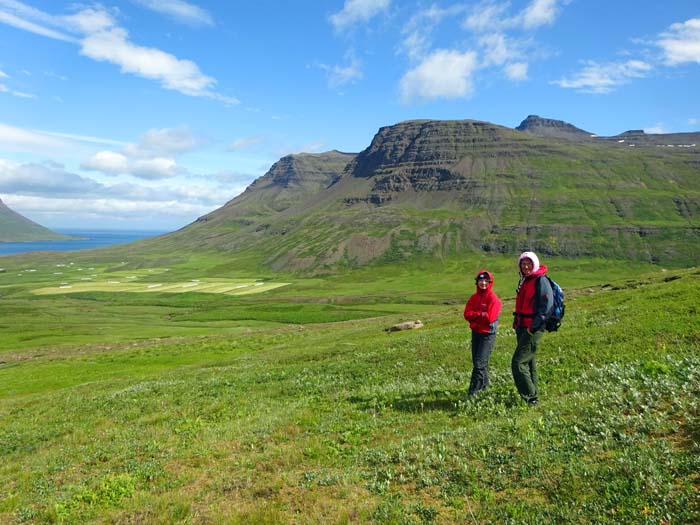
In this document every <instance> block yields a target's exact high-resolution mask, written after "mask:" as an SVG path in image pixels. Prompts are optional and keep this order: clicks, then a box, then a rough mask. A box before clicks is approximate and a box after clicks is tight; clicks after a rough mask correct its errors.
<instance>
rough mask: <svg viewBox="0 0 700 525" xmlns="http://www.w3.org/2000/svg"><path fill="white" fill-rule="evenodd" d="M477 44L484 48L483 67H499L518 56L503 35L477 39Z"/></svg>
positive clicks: (485, 36)
mask: <svg viewBox="0 0 700 525" xmlns="http://www.w3.org/2000/svg"><path fill="white" fill-rule="evenodd" d="M479 44H480V45H481V46H482V47H483V48H484V60H483V65H484V66H490V65H497V66H500V65H502V64H504V63H505V62H507V61H508V60H511V59H512V58H515V57H517V56H518V55H519V53H518V52H517V51H516V50H514V49H513V48H512V46H511V44H510V42H509V41H508V39H507V37H506V36H505V35H504V34H503V33H492V34H489V35H484V36H482V37H480V38H479Z"/></svg>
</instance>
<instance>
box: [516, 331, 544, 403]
mask: <svg viewBox="0 0 700 525" xmlns="http://www.w3.org/2000/svg"><path fill="white" fill-rule="evenodd" d="M515 335H516V337H517V340H518V346H517V347H516V348H515V353H514V354H513V360H512V361H511V368H512V370H513V379H514V380H515V386H516V387H517V389H518V393H519V394H520V397H522V398H523V399H524V400H525V401H527V402H528V403H537V395H538V392H537V362H536V360H535V354H536V352H537V343H539V342H540V339H542V336H543V335H544V331H542V330H540V331H539V332H535V333H534V334H532V335H530V334H529V333H528V331H527V328H525V327H524V326H517V327H516V328H515Z"/></svg>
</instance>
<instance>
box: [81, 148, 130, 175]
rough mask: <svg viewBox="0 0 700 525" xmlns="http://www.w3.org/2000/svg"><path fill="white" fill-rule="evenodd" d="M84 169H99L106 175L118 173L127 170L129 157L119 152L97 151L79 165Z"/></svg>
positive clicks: (126, 171)
mask: <svg viewBox="0 0 700 525" xmlns="http://www.w3.org/2000/svg"><path fill="white" fill-rule="evenodd" d="M80 167H81V168H83V169H86V170H93V171H101V172H102V173H105V174H108V175H120V174H122V173H128V172H129V159H127V158H126V157H125V156H124V155H122V154H121V153H115V152H113V151H98V152H97V153H95V154H94V155H93V156H92V157H90V158H89V159H88V160H86V161H85V162H83V163H82V164H81V165H80Z"/></svg>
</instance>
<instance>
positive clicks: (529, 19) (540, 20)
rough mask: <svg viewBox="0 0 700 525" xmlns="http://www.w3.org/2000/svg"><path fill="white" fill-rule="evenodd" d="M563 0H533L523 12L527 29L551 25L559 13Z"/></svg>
mask: <svg viewBox="0 0 700 525" xmlns="http://www.w3.org/2000/svg"><path fill="white" fill-rule="evenodd" d="M559 3H561V0H533V1H532V2H531V3H530V5H528V6H527V7H526V8H525V9H524V10H523V12H522V14H521V16H522V23H523V26H524V27H525V29H534V28H536V27H540V26H544V25H551V24H553V23H554V21H555V20H556V18H557V16H558V15H559V11H560V9H559V5H557V4H559Z"/></svg>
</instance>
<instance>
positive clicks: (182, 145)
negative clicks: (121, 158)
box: [124, 126, 202, 157]
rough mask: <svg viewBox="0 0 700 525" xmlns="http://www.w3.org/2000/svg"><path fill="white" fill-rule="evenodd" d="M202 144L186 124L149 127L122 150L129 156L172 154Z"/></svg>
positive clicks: (189, 149)
mask: <svg viewBox="0 0 700 525" xmlns="http://www.w3.org/2000/svg"><path fill="white" fill-rule="evenodd" d="M201 144H202V140H201V139H200V138H198V137H196V136H195V135H194V134H193V133H192V131H191V130H190V129H189V128H188V127H187V126H179V127H177V128H163V129H150V130H148V131H147V132H146V133H144V134H143V135H141V136H140V137H139V140H138V142H137V143H136V144H128V145H127V146H126V147H125V148H124V152H125V153H126V154H127V155H129V156H130V157H158V156H172V155H178V154H181V153H185V152H188V151H192V150H194V149H196V148H198V147H199V146H200V145H201Z"/></svg>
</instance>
